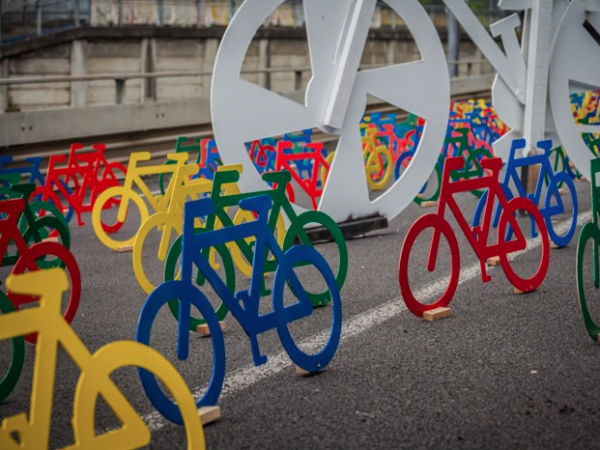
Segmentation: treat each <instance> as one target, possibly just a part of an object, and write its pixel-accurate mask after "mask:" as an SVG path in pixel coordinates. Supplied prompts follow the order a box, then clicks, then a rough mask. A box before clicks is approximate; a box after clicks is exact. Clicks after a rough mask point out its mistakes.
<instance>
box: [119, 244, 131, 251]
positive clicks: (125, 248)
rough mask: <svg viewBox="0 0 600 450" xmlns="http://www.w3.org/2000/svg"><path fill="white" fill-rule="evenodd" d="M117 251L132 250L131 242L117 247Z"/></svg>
mask: <svg viewBox="0 0 600 450" xmlns="http://www.w3.org/2000/svg"><path fill="white" fill-rule="evenodd" d="M117 251H118V252H119V253H127V252H131V251H133V244H129V245H123V246H121V247H117Z"/></svg>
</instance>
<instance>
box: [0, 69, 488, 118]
mask: <svg viewBox="0 0 600 450" xmlns="http://www.w3.org/2000/svg"><path fill="white" fill-rule="evenodd" d="M486 64H487V65H489V63H488V62H487V60H485V59H464V60H460V61H449V62H448V66H458V67H463V68H464V69H463V70H459V73H461V74H462V75H463V76H465V77H470V76H479V75H481V73H482V67H483V66H484V65H486ZM377 67H384V65H373V64H371V65H363V66H361V69H373V68H377ZM311 70H312V69H311V68H310V67H308V66H307V67H277V68H267V69H257V70H243V71H242V72H241V75H263V76H262V77H260V78H261V80H262V82H261V85H262V87H264V88H266V89H270V88H271V86H270V84H271V83H270V76H271V74H274V73H293V74H294V86H293V91H301V90H303V89H304V88H305V86H304V80H305V77H304V76H303V75H304V74H305V73H310V72H311ZM210 76H212V71H171V72H151V73H127V74H98V75H83V76H44V77H11V78H0V94H2V90H3V89H4V90H5V91H6V90H8V88H9V87H10V86H18V85H36V84H38V85H47V84H53V83H81V82H93V81H107V80H109V81H113V82H114V87H115V91H114V92H115V95H114V104H115V105H121V104H124V103H125V102H126V101H125V100H126V89H127V82H128V81H130V80H137V79H146V80H149V79H152V80H155V79H158V78H182V77H210ZM281 93H283V92H281ZM4 96H6V97H8V93H7V92H4ZM150 100H159V99H157V98H154V99H150ZM2 106H3V105H2V104H0V111H1V110H2V109H5V110H6V109H9V110H10V109H11V108H10V107H9V105H4V108H2Z"/></svg>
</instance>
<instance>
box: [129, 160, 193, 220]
mask: <svg viewBox="0 0 600 450" xmlns="http://www.w3.org/2000/svg"><path fill="white" fill-rule="evenodd" d="M151 158H152V155H151V154H150V152H135V153H132V154H131V156H130V157H129V165H128V167H127V176H126V178H125V183H124V184H123V188H124V192H123V196H122V198H121V203H120V204H119V211H118V213H117V220H118V221H119V222H124V221H125V217H126V216H127V207H128V205H129V201H130V200H131V193H132V192H134V191H133V185H134V184H135V185H136V186H137V187H138V188H139V190H140V191H141V192H142V194H143V195H144V196H145V197H146V200H147V201H148V203H149V204H150V206H151V207H152V208H153V209H154V210H155V211H166V210H167V208H168V205H169V201H170V200H171V197H172V194H173V189H174V187H175V183H173V180H171V182H170V183H169V186H168V188H167V191H166V192H165V195H164V196H160V195H157V196H155V195H153V194H152V192H151V191H150V189H149V188H148V186H147V185H146V183H145V182H144V180H142V177H143V176H145V175H159V174H165V173H173V172H175V170H176V167H177V166H179V165H184V164H185V163H186V161H187V159H188V154H187V153H185V152H181V153H171V154H169V155H167V159H169V160H170V161H174V162H175V164H176V166H175V167H174V166H173V165H172V164H161V165H156V166H138V163H140V162H143V161H150V159H151Z"/></svg>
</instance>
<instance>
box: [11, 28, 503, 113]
mask: <svg viewBox="0 0 600 450" xmlns="http://www.w3.org/2000/svg"><path fill="white" fill-rule="evenodd" d="M130 34H131V33H130ZM162 34H163V35H158V36H153V35H152V33H145V34H141V33H137V35H136V34H135V33H134V34H133V35H132V36H129V35H128V36H125V37H123V36H116V37H112V38H106V37H102V38H99V37H85V36H84V37H79V38H76V39H72V40H71V41H69V42H61V43H57V44H56V45H50V46H45V47H41V48H32V49H29V50H23V51H20V52H18V53H17V52H13V53H14V54H12V55H9V56H4V57H3V58H2V59H1V60H0V69H1V70H0V71H1V72H2V77H15V78H16V77H30V76H51V75H53V76H56V75H63V76H69V75H72V76H75V75H98V74H115V75H116V74H131V73H148V72H167V71H169V72H170V71H197V72H201V71H210V70H212V67H213V64H214V60H215V55H216V52H217V49H218V45H219V36H206V37H205V38H201V39H198V38H197V36H189V37H186V36H185V35H183V36H178V37H169V36H168V35H166V36H165V34H166V33H165V32H164V31H162ZM275 34H277V33H275ZM419 58H420V55H419V53H418V51H417V49H416V46H415V44H414V42H413V41H411V40H409V39H400V38H398V34H391V35H390V36H387V37H386V35H381V36H375V38H373V39H371V40H369V41H368V42H367V45H366V48H365V52H364V55H363V58H362V63H363V64H392V63H398V62H404V61H412V60H416V59H419ZM461 58H462V59H480V58H481V56H480V55H479V54H478V51H477V50H476V48H475V46H474V45H473V44H472V43H470V42H463V44H462V46H461ZM309 65H310V59H309V55H308V46H307V42H306V39H305V37H304V36H303V35H302V33H298V32H296V33H295V35H294V34H293V33H292V35H285V36H283V37H281V36H276V35H275V36H270V35H268V34H267V35H265V36H257V38H256V39H255V40H254V41H253V42H252V44H251V45H250V47H249V49H248V52H247V55H246V59H245V61H244V65H243V69H244V70H257V69H265V68H268V67H273V68H278V67H281V68H286V67H308V66H309ZM476 72H477V74H488V73H491V68H490V67H489V65H488V64H487V63H486V65H485V67H484V68H483V69H482V70H481V72H479V71H476ZM461 75H466V66H463V67H461ZM244 76H245V78H247V79H248V80H249V81H251V82H254V83H258V84H260V85H262V86H266V87H269V86H270V88H271V89H272V90H274V91H276V92H280V93H283V92H291V91H293V90H294V89H295V87H298V86H297V83H298V81H300V88H303V87H304V86H306V84H307V83H308V81H309V79H310V73H309V72H306V73H303V74H302V77H301V80H297V79H296V75H295V73H294V72H288V73H272V74H268V75H267V74H251V75H250V74H249V75H244ZM209 91H210V77H208V76H205V77H197V76H191V77H181V78H158V79H156V80H152V79H147V80H142V79H135V80H128V81H127V83H126V92H125V103H128V104H137V103H144V102H147V101H153V100H159V101H169V100H180V99H189V98H194V97H205V98H206V97H208V95H209ZM0 99H1V100H0V111H3V110H5V109H6V108H7V107H9V106H12V107H16V108H18V109H20V110H21V111H35V110H45V109H60V108H68V107H85V106H100V105H112V104H114V103H115V83H114V81H112V80H105V81H91V82H74V83H68V82H64V83H54V84H44V85H41V84H38V85H13V86H10V87H9V88H8V89H4V90H0Z"/></svg>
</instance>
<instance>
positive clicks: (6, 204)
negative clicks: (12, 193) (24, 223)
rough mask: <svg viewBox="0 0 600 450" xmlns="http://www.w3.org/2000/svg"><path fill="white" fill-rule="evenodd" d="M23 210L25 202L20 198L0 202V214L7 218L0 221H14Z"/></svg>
mask: <svg viewBox="0 0 600 450" xmlns="http://www.w3.org/2000/svg"><path fill="white" fill-rule="evenodd" d="M23 210H25V200H23V199H22V198H13V199H9V200H2V201H0V213H2V214H7V217H4V218H3V219H1V220H2V221H4V220H11V218H12V220H13V221H16V220H17V217H19V215H20V214H21V213H22V212H23Z"/></svg>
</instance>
